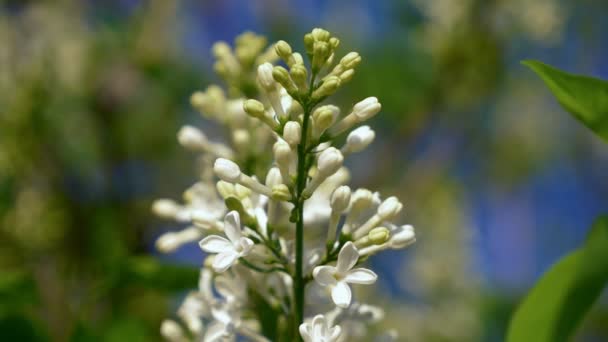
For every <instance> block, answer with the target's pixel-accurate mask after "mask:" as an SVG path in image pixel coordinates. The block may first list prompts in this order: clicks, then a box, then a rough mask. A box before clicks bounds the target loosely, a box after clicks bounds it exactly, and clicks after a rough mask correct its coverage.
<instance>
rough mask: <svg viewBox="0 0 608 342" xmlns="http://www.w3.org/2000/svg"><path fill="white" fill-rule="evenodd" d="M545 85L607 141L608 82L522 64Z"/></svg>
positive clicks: (539, 63)
mask: <svg viewBox="0 0 608 342" xmlns="http://www.w3.org/2000/svg"><path fill="white" fill-rule="evenodd" d="M522 64H524V65H526V66H528V67H529V68H531V69H532V70H533V71H534V72H536V73H537V74H538V75H539V76H540V77H541V78H542V79H543V81H545V84H546V85H547V86H548V87H549V89H551V91H552V92H553V95H555V97H556V98H557V100H558V101H559V103H560V104H561V105H562V106H563V107H564V108H565V109H566V110H567V111H569V112H570V113H571V114H572V115H574V117H575V118H577V119H578V120H579V121H581V122H582V123H583V124H584V125H585V126H587V127H588V128H590V129H591V130H592V131H594V132H595V133H597V134H598V135H599V136H600V137H602V139H604V140H606V141H608V82H607V81H604V80H600V79H597V78H593V77H587V76H582V75H575V74H570V73H567V72H564V71H561V70H559V69H556V68H554V67H552V66H549V65H547V64H544V63H541V62H538V61H531V60H529V61H523V62H522Z"/></svg>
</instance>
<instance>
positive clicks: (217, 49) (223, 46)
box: [211, 42, 232, 58]
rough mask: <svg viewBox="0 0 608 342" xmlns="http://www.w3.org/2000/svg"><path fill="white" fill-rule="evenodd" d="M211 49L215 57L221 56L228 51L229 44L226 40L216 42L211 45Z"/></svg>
mask: <svg viewBox="0 0 608 342" xmlns="http://www.w3.org/2000/svg"><path fill="white" fill-rule="evenodd" d="M211 51H212V52H213V55H214V56H215V57H216V58H222V57H224V56H226V55H228V54H230V53H232V52H231V50H230V46H229V45H228V44H227V43H226V42H217V43H215V44H213V46H212V47H211Z"/></svg>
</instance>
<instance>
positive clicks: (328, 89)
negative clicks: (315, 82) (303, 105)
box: [312, 76, 341, 99]
mask: <svg viewBox="0 0 608 342" xmlns="http://www.w3.org/2000/svg"><path fill="white" fill-rule="evenodd" d="M340 82H341V81H340V78H339V77H338V76H329V77H327V78H326V79H325V81H323V83H322V84H321V86H320V87H319V88H318V89H317V90H315V91H314V92H313V93H312V97H313V98H315V99H320V98H322V97H326V96H329V95H331V94H333V93H335V92H336V90H338V88H340Z"/></svg>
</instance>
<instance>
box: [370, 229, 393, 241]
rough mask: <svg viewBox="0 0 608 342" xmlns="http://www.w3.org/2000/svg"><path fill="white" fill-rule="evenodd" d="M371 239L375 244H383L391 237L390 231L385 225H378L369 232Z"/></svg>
mask: <svg viewBox="0 0 608 342" xmlns="http://www.w3.org/2000/svg"><path fill="white" fill-rule="evenodd" d="M367 237H368V238H369V241H370V242H371V243H372V244H374V245H381V244H383V243H385V242H386V241H388V238H389V237H390V232H389V230H388V229H386V228H385V227H377V228H374V229H372V230H371V231H370V232H369V234H367Z"/></svg>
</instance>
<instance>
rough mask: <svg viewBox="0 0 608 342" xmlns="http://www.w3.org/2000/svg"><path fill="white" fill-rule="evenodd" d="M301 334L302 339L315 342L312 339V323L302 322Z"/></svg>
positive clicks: (306, 341)
mask: <svg viewBox="0 0 608 342" xmlns="http://www.w3.org/2000/svg"><path fill="white" fill-rule="evenodd" d="M300 336H302V339H303V340H304V342H315V341H314V340H313V339H312V335H311V331H310V325H309V324H307V323H302V324H300Z"/></svg>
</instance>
